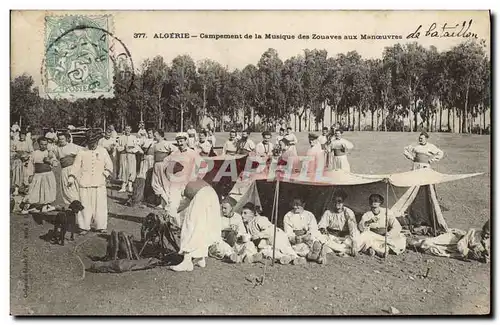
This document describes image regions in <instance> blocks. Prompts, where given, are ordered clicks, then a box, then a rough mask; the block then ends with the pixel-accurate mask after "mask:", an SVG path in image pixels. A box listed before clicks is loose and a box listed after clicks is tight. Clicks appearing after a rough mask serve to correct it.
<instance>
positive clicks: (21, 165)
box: [11, 131, 33, 195]
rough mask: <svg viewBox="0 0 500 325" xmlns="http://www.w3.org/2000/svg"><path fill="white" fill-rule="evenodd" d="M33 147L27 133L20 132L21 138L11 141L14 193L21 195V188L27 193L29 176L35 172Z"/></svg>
mask: <svg viewBox="0 0 500 325" xmlns="http://www.w3.org/2000/svg"><path fill="white" fill-rule="evenodd" d="M32 152H33V147H32V146H31V144H29V143H28V142H27V141H26V133H25V132H24V131H21V132H20V133H19V140H14V141H12V143H11V154H12V158H13V159H12V163H11V168H12V177H11V185H12V187H14V195H19V189H21V191H22V192H23V193H25V191H26V189H27V188H28V186H29V177H30V176H31V175H32V174H33V164H32V160H31V153H32Z"/></svg>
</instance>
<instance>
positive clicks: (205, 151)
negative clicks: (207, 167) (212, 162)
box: [195, 130, 212, 157]
mask: <svg viewBox="0 0 500 325" xmlns="http://www.w3.org/2000/svg"><path fill="white" fill-rule="evenodd" d="M195 150H196V151H197V152H198V154H199V155H200V156H201V157H208V156H209V155H210V152H211V151H212V143H210V141H208V140H207V131H205V130H203V131H201V132H200V139H199V140H198V142H196V144H195Z"/></svg>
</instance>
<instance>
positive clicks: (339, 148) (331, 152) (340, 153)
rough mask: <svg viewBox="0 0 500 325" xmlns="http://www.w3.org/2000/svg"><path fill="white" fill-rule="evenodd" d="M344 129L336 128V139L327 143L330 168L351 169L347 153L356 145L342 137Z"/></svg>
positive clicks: (348, 170) (347, 170)
mask: <svg viewBox="0 0 500 325" xmlns="http://www.w3.org/2000/svg"><path fill="white" fill-rule="evenodd" d="M342 134H343V132H342V130H341V129H337V130H335V135H334V137H335V138H334V139H332V140H331V141H330V143H329V144H328V145H327V151H328V169H329V170H344V171H346V172H350V171H351V166H350V165H349V160H348V159H347V154H348V153H349V151H350V150H352V148H353V147H354V145H353V144H352V143H351V142H350V141H347V140H346V139H343V138H342Z"/></svg>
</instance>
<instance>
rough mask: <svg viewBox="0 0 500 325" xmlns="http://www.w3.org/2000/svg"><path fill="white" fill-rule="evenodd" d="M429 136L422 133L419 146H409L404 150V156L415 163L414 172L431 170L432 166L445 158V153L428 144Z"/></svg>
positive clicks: (419, 137)
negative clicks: (424, 169)
mask: <svg viewBox="0 0 500 325" xmlns="http://www.w3.org/2000/svg"><path fill="white" fill-rule="evenodd" d="M428 139H429V134H427V132H422V133H420V135H419V136H418V144H417V145H415V146H413V145H410V146H407V147H405V149H404V156H405V157H406V158H407V159H408V160H411V161H412V162H413V167H412V168H413V170H415V169H421V168H431V164H432V163H434V162H438V161H439V160H441V159H442V158H443V155H444V153H443V151H442V150H441V149H439V148H438V147H436V146H435V145H433V144H432V143H429V142H427V140H428Z"/></svg>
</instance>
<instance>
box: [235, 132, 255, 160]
mask: <svg viewBox="0 0 500 325" xmlns="http://www.w3.org/2000/svg"><path fill="white" fill-rule="evenodd" d="M249 136H250V132H249V131H247V130H245V131H243V132H241V139H240V140H239V141H238V151H237V153H238V154H240V155H248V154H249V153H250V152H253V151H255V143H254V142H253V141H252V140H250V139H249V138H248V137H249Z"/></svg>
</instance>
